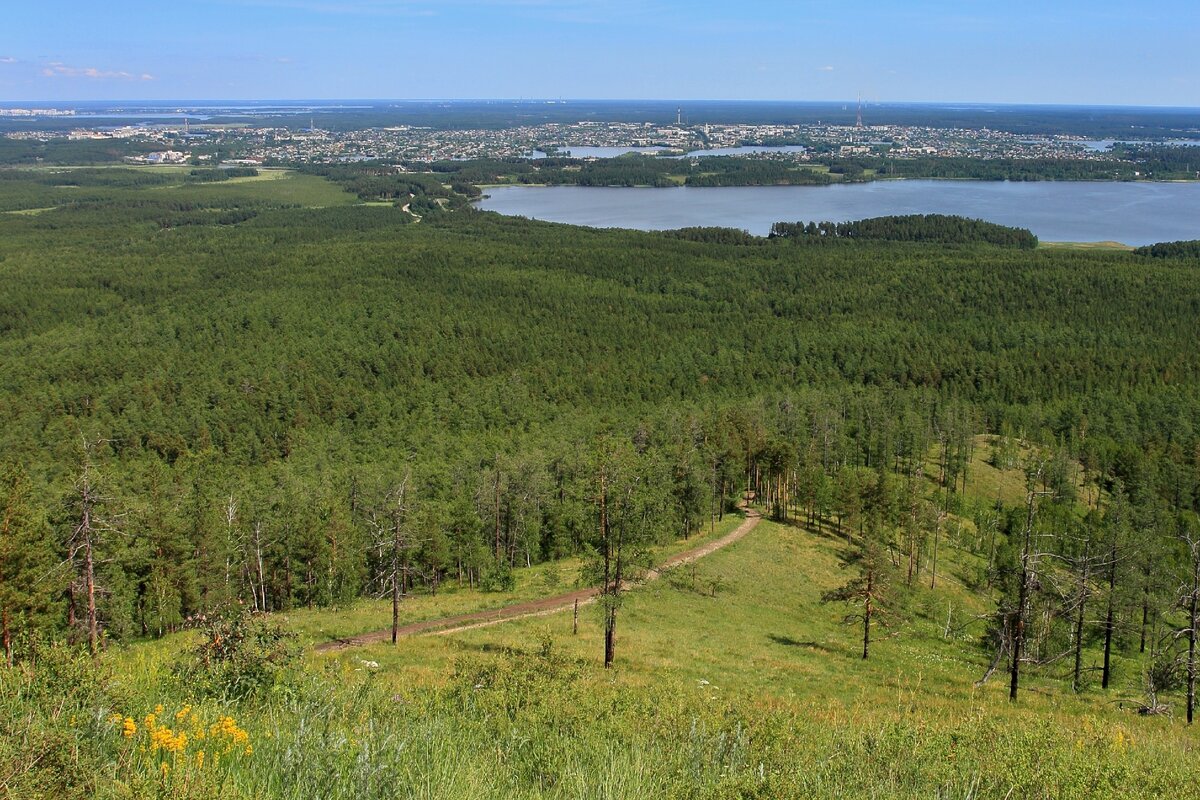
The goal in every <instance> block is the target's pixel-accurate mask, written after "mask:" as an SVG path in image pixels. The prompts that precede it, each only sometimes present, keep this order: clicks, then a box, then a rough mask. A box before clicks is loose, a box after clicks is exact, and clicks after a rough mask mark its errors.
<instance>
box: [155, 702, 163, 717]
mask: <svg viewBox="0 0 1200 800" xmlns="http://www.w3.org/2000/svg"><path fill="white" fill-rule="evenodd" d="M154 713H155V714H156V715H157V716H160V717H161V716H162V713H163V705H162V703H159V704H158V705H156V706H155V707H154Z"/></svg>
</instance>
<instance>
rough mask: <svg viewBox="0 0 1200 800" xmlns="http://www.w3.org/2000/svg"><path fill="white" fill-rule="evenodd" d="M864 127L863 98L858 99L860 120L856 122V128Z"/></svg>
mask: <svg viewBox="0 0 1200 800" xmlns="http://www.w3.org/2000/svg"><path fill="white" fill-rule="evenodd" d="M862 126H863V123H862V97H859V98H858V118H857V119H856V120H855V122H854V127H856V128H861V127H862Z"/></svg>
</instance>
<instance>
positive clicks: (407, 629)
mask: <svg viewBox="0 0 1200 800" xmlns="http://www.w3.org/2000/svg"><path fill="white" fill-rule="evenodd" d="M760 519H762V517H761V516H760V515H759V513H758V512H757V511H754V510H753V509H747V510H746V519H745V521H743V522H742V524H741V525H738V526H737V528H736V529H735V530H733V531H732V532H730V533H727V534H725V535H724V536H722V537H721V538H720V539H714V540H713V541H711V542H708V543H707V544H703V545H701V546H699V547H695V548H692V549H691V550H686V551H684V552H682V553H678V554H676V555H674V556H671V557H670V558H668V559H667V560H666V561H664V562H663V563H662V564H660V565H659V566H658V567H657V568H656V569H652V570H650V572H648V573H647V574H646V580H647V581H652V580H655V579H657V578H659V577H661V575H662V573H663V572H665V571H666V570H668V569H670V568H672V567H678V566H680V565H681V564H688V563H691V562H692V561H696V560H697V559H701V558H704V557H705V556H707V555H709V554H711V553H715V552H716V551H718V550H720V549H721V548H722V547H727V546H729V545H731V544H733V543H734V542H736V541H737V540H738V539H741V538H742V537H743V536H745V535H746V534H748V533H749V532H750V531H752V530H754V526H755V525H757V524H758V521H759V520H760ZM599 593H600V590H599V589H595V588H591V589H579V590H577V591H574V592H567V593H566V594H560V595H555V596H554V597H543V598H540V599H538V600H528V601H526V602H524V603H514V604H513V605H511V606H504V607H503V608H493V609H491V610H490V611H474V612H472V613H470V614H458V615H456V616H452V617H440V618H438V619H429V620H424V621H423V622H410V623H408V624H407V625H401V626H400V628H399V630H398V634H399V635H400V636H417V635H420V634H423V633H431V634H439V635H444V634H448V633H457V632H459V631H466V630H471V629H472V628H485V627H487V626H489V625H498V624H500V623H501V622H508V621H509V620H514V619H525V618H527V617H541V616H545V615H546V614H554V613H556V612H559V611H565V610H567V609H569V608H573V607H574V606H575V603H576V601H578V602H579V605H581V606H582V605H586V604H588V603H591V602H593V601H595V599H596V596H597V595H598V594H599ZM391 638H392V629H391V628H387V629H385V630H381V631H372V632H371V633H363V634H360V635H358V636H351V637H349V638H347V639H335V640H334V641H332V642H323V643H321V644H319V645H317V646H316V647H314V648H313V650H314V651H315V652H318V653H323V652H329V651H334V650H346V649H348V648H351V647H362V646H364V645H368V644H378V643H379V642H386V641H389V640H390V639H391Z"/></svg>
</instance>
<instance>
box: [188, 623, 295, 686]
mask: <svg viewBox="0 0 1200 800" xmlns="http://www.w3.org/2000/svg"><path fill="white" fill-rule="evenodd" d="M200 629H201V631H202V633H203V636H204V639H203V641H202V642H201V643H200V646H199V647H197V648H196V649H195V650H194V651H193V652H192V653H191V654H190V655H189V656H187V657H185V659H184V660H183V661H181V662H180V663H179V664H177V665H176V667H175V675H176V677H177V678H179V679H180V681H181V682H182V683H183V684H184V685H185V686H186V687H187V688H188V689H189V690H190V691H193V692H195V693H196V695H197V696H216V697H223V698H232V699H245V698H248V697H252V696H255V695H260V694H264V693H267V692H270V691H272V690H276V689H278V688H280V687H282V686H284V685H285V684H286V681H287V678H288V673H289V671H290V669H291V667H292V666H293V665H294V664H295V663H296V661H297V659H298V658H299V655H300V648H299V645H298V644H297V643H296V635H295V634H294V633H291V632H290V631H287V630H285V629H284V628H283V626H282V625H280V624H279V623H278V622H277V621H275V620H274V619H271V618H270V617H266V616H263V615H260V614H252V613H250V612H249V611H247V610H246V609H245V608H237V609H235V610H232V611H229V612H226V613H223V614H218V615H215V616H213V617H209V618H206V619H205V620H204V621H203V622H201V624H200Z"/></svg>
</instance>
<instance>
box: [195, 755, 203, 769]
mask: <svg viewBox="0 0 1200 800" xmlns="http://www.w3.org/2000/svg"><path fill="white" fill-rule="evenodd" d="M196 769H204V751H203V750H200V751H198V752H197V753H196Z"/></svg>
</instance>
